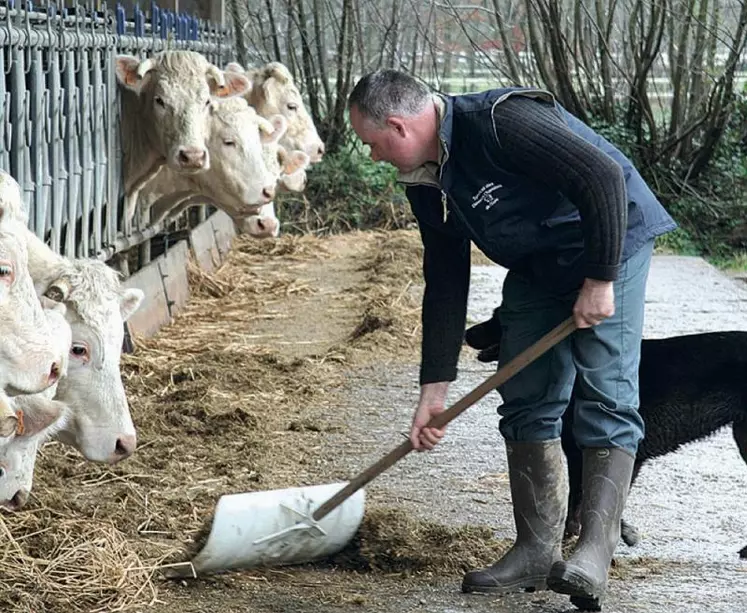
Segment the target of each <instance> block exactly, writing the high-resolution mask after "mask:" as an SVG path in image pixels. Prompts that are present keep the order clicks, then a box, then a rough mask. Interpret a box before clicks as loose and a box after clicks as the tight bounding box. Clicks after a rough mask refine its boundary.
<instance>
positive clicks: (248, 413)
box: [0, 231, 502, 613]
mask: <svg viewBox="0 0 747 613" xmlns="http://www.w3.org/2000/svg"><path fill="white" fill-rule="evenodd" d="M420 261H421V252H420V243H419V238H418V236H417V234H416V233H414V232H408V231H403V232H390V233H381V232H368V233H350V234H347V235H344V236H337V237H331V238H327V239H320V238H315V237H311V236H306V237H292V236H287V237H283V238H281V239H278V240H275V241H269V242H251V241H249V240H242V239H237V241H236V243H235V245H234V248H233V250H232V252H231V254H230V256H229V258H228V260H227V262H226V263H225V264H224V265H223V266H222V267H221V268H220V269H219V270H218V271H217V272H216V273H215V274H212V275H210V274H206V273H205V272H203V271H201V270H200V269H199V268H197V267H195V266H192V265H190V270H189V280H190V287H191V292H192V298H191V300H190V302H189V304H188V305H187V306H186V307H185V309H184V310H183V311H182V313H181V314H180V315H179V316H178V317H177V318H176V320H175V321H174V322H173V324H171V325H170V326H168V327H166V328H164V329H163V330H162V331H161V332H160V333H159V334H158V335H156V336H155V337H153V338H150V339H137V349H136V352H135V353H134V354H133V355H126V356H123V364H122V373H123V379H124V382H125V386H126V389H127V392H128V397H129V400H130V406H131V410H132V413H133V418H134V421H135V424H136V426H137V428H138V437H139V447H138V450H137V452H136V453H135V455H134V456H133V457H132V458H130V459H128V460H127V461H126V462H124V463H122V464H120V465H116V466H111V467H110V466H98V465H92V464H89V463H86V462H83V461H82V460H81V458H80V456H79V455H78V454H77V453H76V452H73V451H71V450H68V449H66V448H64V447H62V446H61V445H59V444H57V443H49V444H47V445H46V446H45V447H44V449H43V450H42V453H41V455H40V458H39V461H38V463H37V470H36V479H35V484H34V493H33V494H32V500H31V501H30V503H29V506H28V508H27V509H26V510H24V511H23V512H21V513H17V514H12V515H11V514H2V515H0V543H2V547H1V548H0V577H2V581H0V610H3V611H33V612H35V613H38V612H41V611H44V612H45V613H58V612H59V613H62V612H63V611H64V612H65V613H67V612H68V611H71V610H78V611H92V612H93V611H108V612H116V611H122V610H131V609H133V608H134V607H142V606H143V605H147V604H148V603H150V602H153V601H154V600H155V599H156V598H157V596H158V593H159V590H160V589H161V587H162V586H163V579H162V578H161V576H160V574H159V568H162V567H163V565H165V564H169V563H172V562H174V561H176V560H178V559H180V558H181V557H183V556H184V552H185V551H187V550H189V549H193V548H194V547H195V545H197V544H199V543H195V540H197V541H199V539H200V538H201V536H204V530H205V526H206V525H209V520H210V516H211V512H212V509H213V508H214V505H215V503H216V501H217V499H218V498H219V497H220V496H221V495H222V494H224V493H234V492H241V491H245V492H249V491H256V490H264V489H272V488H276V487H287V486H289V485H306V484H313V483H319V482H325V481H326V480H327V478H328V477H329V476H330V475H328V474H327V469H326V468H325V464H324V463H323V462H320V461H318V460H317V455H318V454H317V452H316V451H315V450H319V449H320V448H322V447H323V446H324V444H325V437H326V436H328V433H330V432H337V433H339V432H344V424H343V422H342V421H340V419H339V418H338V417H337V416H336V413H335V411H334V410H330V408H331V407H333V406H334V403H335V394H336V392H337V390H338V389H340V387H341V386H342V385H343V383H344V376H345V372H346V371H347V370H349V369H351V368H353V367H356V366H361V365H365V364H369V363H373V362H375V361H376V360H377V359H380V358H381V357H382V356H386V358H387V359H388V360H392V359H397V358H398V357H399V358H402V359H405V360H413V357H414V356H415V355H416V353H415V352H416V351H417V342H418V338H419V328H418V327H419V302H420V295H419V289H418V284H417V282H418V280H419V278H420V265H421V264H420ZM424 533H427V534H428V535H429V538H428V539H426V540H425V542H427V543H431V544H432V545H430V546H432V547H433V551H429V550H427V549H428V547H429V546H426V550H424V546H423V545H422V543H423V542H424V541H423V540H422V536H423V534H424ZM434 535H435V537H434ZM496 546H502V545H501V544H500V543H499V544H498V545H496V544H495V543H493V542H492V541H491V538H490V535H489V534H487V533H483V532H479V531H477V532H465V533H460V534H452V533H449V532H448V531H447V530H445V529H444V528H439V527H438V526H423V525H419V524H418V523H417V522H414V521H413V520H411V519H409V518H407V517H406V516H404V515H402V514H401V513H400V514H398V513H396V512H395V511H391V510H390V511H382V512H381V514H380V515H378V516H377V514H376V513H375V512H373V514H372V513H371V512H368V511H367V517H366V521H365V524H364V527H363V528H362V530H361V533H360V535H359V536H358V538H357V540H356V542H355V543H354V544H352V545H351V547H350V548H349V549H348V550H346V552H345V556H346V557H341V558H340V559H338V560H337V563H338V564H339V565H340V566H341V567H342V568H356V569H363V568H365V569H369V570H385V571H395V572H400V571H403V570H406V569H410V570H415V571H417V570H422V569H424V568H429V569H431V570H453V569H455V568H462V567H466V566H469V565H471V564H472V563H473V562H474V561H475V559H476V558H481V559H482V558H485V557H488V558H489V557H490V556H492V554H493V553H494V548H495V547H496ZM435 551H438V552H439V553H438V555H436V554H435Z"/></svg>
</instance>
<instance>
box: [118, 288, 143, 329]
mask: <svg viewBox="0 0 747 613" xmlns="http://www.w3.org/2000/svg"><path fill="white" fill-rule="evenodd" d="M144 297H145V294H144V293H143V290H141V289H138V288H136V287H130V288H128V289H126V290H124V291H123V292H122V297H121V298H120V300H119V312H120V313H121V314H122V320H123V321H127V320H128V319H129V318H130V315H132V314H133V313H134V312H135V311H137V310H138V307H139V306H140V304H141V303H142V302H143V298H144Z"/></svg>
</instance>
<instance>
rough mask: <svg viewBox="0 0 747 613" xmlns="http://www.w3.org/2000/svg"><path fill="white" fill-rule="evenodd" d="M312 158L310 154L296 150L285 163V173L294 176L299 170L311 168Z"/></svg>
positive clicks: (287, 157)
mask: <svg viewBox="0 0 747 613" xmlns="http://www.w3.org/2000/svg"><path fill="white" fill-rule="evenodd" d="M310 162H311V158H310V157H309V154H308V153H305V152H304V151H301V150H299V149H296V150H295V151H291V153H290V155H288V156H286V158H285V161H284V162H283V172H284V173H285V174H287V175H290V174H293V173H294V172H296V171H297V170H305V169H306V168H308V167H309V163H310Z"/></svg>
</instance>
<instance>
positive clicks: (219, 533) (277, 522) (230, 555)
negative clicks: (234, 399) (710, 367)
mask: <svg viewBox="0 0 747 613" xmlns="http://www.w3.org/2000/svg"><path fill="white" fill-rule="evenodd" d="M575 329H576V325H575V323H574V321H573V317H569V318H568V319H566V320H565V321H564V322H563V323H561V324H560V325H558V326H557V327H556V328H554V329H553V330H551V331H550V332H548V333H547V334H546V335H545V336H543V337H542V338H541V339H539V340H538V341H537V342H536V343H534V344H533V345H532V346H530V347H529V348H527V349H525V350H524V351H523V352H522V353H520V354H519V355H517V356H516V357H515V358H514V359H513V360H511V361H510V362H508V363H507V364H506V365H505V366H502V367H501V368H499V369H498V371H497V372H496V373H495V374H494V375H492V376H491V377H489V378H488V379H487V380H486V381H484V382H483V383H481V384H480V385H478V386H477V387H476V388H474V389H473V390H472V391H471V392H469V393H468V394H467V395H466V396H464V397H462V398H461V399H460V400H458V401H457V402H455V403H454V404H453V405H451V406H450V407H449V408H448V409H446V410H445V411H444V412H443V413H440V414H439V415H437V416H435V417H434V418H433V419H432V420H431V421H430V422H429V423H428V426H429V427H435V428H442V427H444V426H445V425H446V424H448V423H449V422H450V421H452V420H453V419H454V418H456V417H457V416H459V415H460V414H461V413H462V412H464V411H465V410H466V409H468V408H469V407H470V406H472V405H473V404H474V403H475V402H477V401H478V400H480V399H481V398H482V397H483V396H485V395H486V394H487V393H488V392H490V391H491V390H494V389H495V388H496V387H498V386H499V385H502V384H503V383H504V382H505V381H507V380H508V379H510V378H511V377H513V376H514V375H515V374H516V373H517V372H519V371H520V370H522V369H523V368H524V367H525V366H527V365H529V364H530V363H531V362H533V361H534V360H536V359H537V358H538V357H540V356H541V355H542V354H543V353H545V352H546V351H548V350H549V349H551V348H552V347H554V346H555V345H557V344H558V343H559V342H560V341H562V340H563V339H564V338H566V337H567V336H568V335H569V334H571V333H572V332H573V331H574V330H575ZM412 449H413V447H412V443H411V442H410V440H409V439H408V440H406V441H404V442H403V443H402V444H400V445H399V446H398V447H396V448H395V449H393V450H392V451H390V452H389V453H388V454H387V455H385V456H384V457H383V458H381V459H380V460H379V461H378V462H376V463H375V464H374V465H372V466H370V467H369V468H367V469H366V470H364V471H363V472H362V473H360V474H359V475H357V476H356V477H354V478H353V479H352V480H351V481H349V482H348V483H330V484H325V485H315V486H310V487H293V488H288V489H283V490H271V491H267V492H252V493H248V494H230V495H227V496H221V498H220V500H218V504H217V505H216V508H215V513H214V516H213V523H212V527H211V530H210V535H209V536H208V539H207V542H206V543H205V544H204V546H203V547H202V549H201V550H200V551H199V552H198V553H197V554H196V555H195V556H194V558H192V560H190V561H188V562H184V563H177V564H173V565H169V568H168V569H166V570H167V575H168V576H170V577H189V576H196V575H200V574H204V573H209V572H215V571H222V570H229V569H238V568H253V567H257V566H277V565H288V564H301V563H304V562H311V561H313V560H318V559H321V558H325V557H328V556H331V555H333V554H335V553H337V552H338V551H340V550H341V549H343V548H344V547H345V545H347V543H348V542H349V541H350V539H352V538H353V536H354V535H355V533H356V532H357V530H358V527H359V526H360V522H361V520H362V519H363V509H364V492H363V488H364V487H365V486H366V484H368V483H369V482H371V481H372V480H373V479H375V478H376V477H378V476H379V475H380V474H381V473H383V472H384V471H385V470H387V469H388V468H390V467H392V466H393V465H394V464H396V463H397V462H398V461H399V460H401V459H402V458H404V457H405V456H406V455H407V454H408V453H410V452H411V451H412Z"/></svg>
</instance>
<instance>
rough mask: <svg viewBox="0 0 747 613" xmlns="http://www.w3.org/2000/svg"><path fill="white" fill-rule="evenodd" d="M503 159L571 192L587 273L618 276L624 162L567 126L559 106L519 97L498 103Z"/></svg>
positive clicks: (596, 276) (622, 230)
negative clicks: (582, 239)
mask: <svg viewBox="0 0 747 613" xmlns="http://www.w3.org/2000/svg"><path fill="white" fill-rule="evenodd" d="M493 118H494V121H495V127H496V136H497V138H498V142H499V145H500V147H499V152H498V155H499V158H500V160H501V164H505V166H506V167H507V168H511V169H514V170H515V171H516V172H518V173H521V174H523V175H526V176H529V177H531V178H532V179H534V180H536V181H539V182H541V183H544V184H545V185H548V186H550V187H552V188H554V189H557V190H558V191H560V192H562V193H563V194H565V195H566V196H567V197H568V198H569V199H570V200H571V202H573V203H574V204H575V205H576V206H577V207H578V210H579V213H580V215H581V228H582V231H583V234H584V245H585V251H586V258H587V262H586V269H585V271H584V276H585V277H590V278H592V279H600V280H603V281H614V280H615V279H616V278H617V274H618V270H619V268H620V257H621V255H622V248H623V241H624V239H625V231H626V228H627V215H628V204H627V195H626V191H625V178H624V176H623V170H622V168H621V167H620V165H619V164H618V163H617V162H616V161H615V160H613V159H612V158H611V157H610V156H608V155H607V154H606V153H604V152H603V151H601V150H600V149H599V148H597V147H595V146H594V145H592V144H591V143H589V142H588V141H586V140H584V139H583V138H581V137H580V136H578V135H577V134H575V133H574V132H573V131H571V130H570V128H569V127H568V126H567V125H566V123H565V122H564V121H563V119H562V118H561V116H560V115H559V112H558V110H557V109H555V107H554V106H552V105H550V104H547V103H543V102H539V101H537V100H534V99H531V98H527V97H524V96H513V97H511V98H509V99H508V100H505V101H504V102H501V103H500V104H497V105H496V106H495V109H494V111H493Z"/></svg>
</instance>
